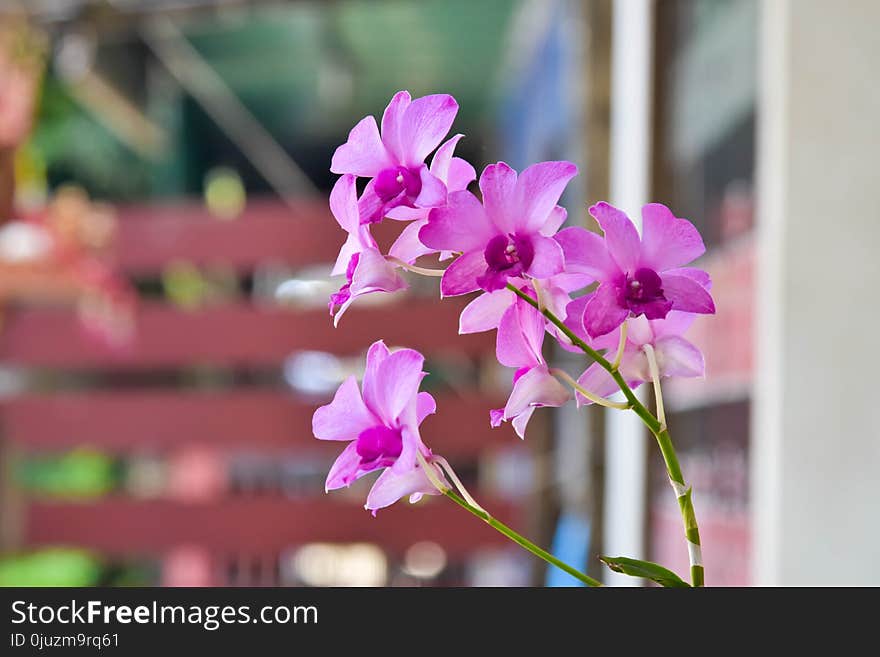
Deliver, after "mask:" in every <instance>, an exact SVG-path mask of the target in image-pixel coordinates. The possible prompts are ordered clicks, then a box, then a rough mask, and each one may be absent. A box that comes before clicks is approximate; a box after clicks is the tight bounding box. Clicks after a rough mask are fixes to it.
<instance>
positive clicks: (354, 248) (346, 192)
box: [329, 174, 406, 326]
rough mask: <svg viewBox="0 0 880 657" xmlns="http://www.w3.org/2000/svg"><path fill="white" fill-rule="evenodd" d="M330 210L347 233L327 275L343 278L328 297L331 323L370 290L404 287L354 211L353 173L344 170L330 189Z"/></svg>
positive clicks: (366, 225) (404, 284)
mask: <svg viewBox="0 0 880 657" xmlns="http://www.w3.org/2000/svg"><path fill="white" fill-rule="evenodd" d="M330 211H331V212H332V213H333V216H334V217H335V218H336V221H337V222H338V223H339V225H340V226H342V228H343V229H344V230H345V231H347V232H348V237H347V238H346V240H345V243H344V244H343V245H342V248H341V249H340V250H339V257H338V258H337V259H336V264H335V265H334V266H333V270H332V272H331V275H333V276H336V275H338V274H341V273H343V272H344V273H345V277H346V282H345V284H344V285H343V286H342V287H341V288H340V289H339V291H338V292H336V293H335V294H333V295H332V296H331V297H330V303H329V307H330V315H331V316H332V317H333V324H334V326H336V325H338V324H339V320H340V319H341V318H342V315H343V314H344V313H345V311H346V310H347V309H348V307H349V306H350V305H351V304H352V303H354V300H355V299H356V298H357V297H359V296H361V295H364V294H369V293H370V292H395V291H397V290H402V289H404V288H405V287H406V282H405V281H404V280H403V278H401V276H400V275H399V274H398V272H397V268H396V267H395V265H393V264H392V263H390V262H388V261H387V260H386V259H385V256H383V255H382V254H381V253H380V252H379V248H378V246H377V244H376V240H375V239H374V238H373V236H372V235H371V234H370V227H369V225H368V224H361V223H360V221H359V214H358V199H357V189H356V187H355V177H354V176H353V175H351V174H346V175H344V176H342V177H341V178H340V179H339V180H337V181H336V184H335V185H334V186H333V191H331V192H330Z"/></svg>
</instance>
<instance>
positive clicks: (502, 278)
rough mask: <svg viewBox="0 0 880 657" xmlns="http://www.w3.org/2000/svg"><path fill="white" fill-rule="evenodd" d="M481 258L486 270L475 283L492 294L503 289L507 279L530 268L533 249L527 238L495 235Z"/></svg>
mask: <svg viewBox="0 0 880 657" xmlns="http://www.w3.org/2000/svg"><path fill="white" fill-rule="evenodd" d="M483 257H484V258H485V259H486V264H487V265H488V268H487V269H486V273H485V274H483V275H482V276H480V277H479V278H477V283H478V284H479V285H480V287H482V288H483V289H484V290H486V291H488V292H492V291H493V290H500V289H501V288H503V287H504V286H505V285H506V284H507V279H508V278H511V277H514V276H519V275H520V274H522V273H523V272H524V271H527V270H528V268H529V267H531V266H532V260H534V259H535V247H534V246H532V241H531V240H530V239H529V238H527V237H520V236H519V235H496V236H495V237H493V238H492V239H491V240H489V243H488V244H487V245H486V250H485V251H483Z"/></svg>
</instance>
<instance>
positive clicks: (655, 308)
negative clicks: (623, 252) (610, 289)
mask: <svg viewBox="0 0 880 657" xmlns="http://www.w3.org/2000/svg"><path fill="white" fill-rule="evenodd" d="M621 296H622V299H621V301H622V303H621V305H623V306H624V307H626V308H629V310H630V312H631V313H632V314H633V315H634V316H636V317H638V316H639V315H644V316H645V317H647V318H648V319H663V318H664V317H666V314H667V313H668V312H669V311H670V309H671V308H672V302H671V301H667V299H666V297H665V296H663V280H662V279H661V278H660V276H659V275H658V274H657V272H655V271H654V270H653V269H648V268H646V267H642V268H640V269H636V271H635V273H633V274H627V275H626V280H625V281H624V283H623V289H622V290H621Z"/></svg>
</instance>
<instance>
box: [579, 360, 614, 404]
mask: <svg viewBox="0 0 880 657" xmlns="http://www.w3.org/2000/svg"><path fill="white" fill-rule="evenodd" d="M577 382H578V385H579V386H581V387H582V388H584V389H585V390H588V391H589V392H591V393H593V394H594V395H597V396H599V397H608V396H609V395H612V394H614V393H615V392H617V391H618V390H619V388H618V386H617V382H616V381H615V380H614V379H613V378H611V375H610V374H609V373H608V372H607V371H606V370H605V369H604V368H603V367H602V366H600V365H599V364H598V363H593V364H592V365H590V366H589V367H588V368H587V369H586V371H585V372H584V373H583V374H581V375H580V376H579V377H578V380H577ZM574 397H575V400H576V401H577V405H578V406H583V405H585V404H592V403H593V402H591V401H590V400H589V399H587V398H586V397H584V396H583V395H581V394H580V393H579V392H575V395H574Z"/></svg>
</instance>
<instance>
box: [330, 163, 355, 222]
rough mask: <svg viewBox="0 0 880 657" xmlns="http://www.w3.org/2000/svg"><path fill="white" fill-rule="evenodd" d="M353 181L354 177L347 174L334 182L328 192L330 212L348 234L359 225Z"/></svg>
mask: <svg viewBox="0 0 880 657" xmlns="http://www.w3.org/2000/svg"><path fill="white" fill-rule="evenodd" d="M355 180H356V178H355V176H353V175H351V174H350V173H347V174H345V175H344V176H342V177H341V178H339V180H337V181H336V184H335V185H333V189H332V191H331V192H330V212H332V213H333V217H334V218H335V219H336V221H337V223H338V224H339V225H340V226H342V228H343V229H345V230H347V231H348V232H349V233H353V232H355V231H356V230H357V229H358V227H359V226H360V223H361V222H360V216H359V215H358V198H357V188H356V187H355Z"/></svg>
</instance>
